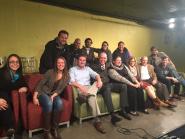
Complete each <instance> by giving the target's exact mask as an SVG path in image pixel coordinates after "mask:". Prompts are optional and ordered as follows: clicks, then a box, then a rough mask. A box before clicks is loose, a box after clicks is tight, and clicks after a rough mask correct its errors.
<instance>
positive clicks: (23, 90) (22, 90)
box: [18, 87, 28, 93]
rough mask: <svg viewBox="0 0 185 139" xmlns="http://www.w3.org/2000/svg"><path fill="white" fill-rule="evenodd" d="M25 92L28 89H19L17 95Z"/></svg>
mask: <svg viewBox="0 0 185 139" xmlns="http://www.w3.org/2000/svg"><path fill="white" fill-rule="evenodd" d="M27 91H28V88H27V87H21V88H19V90H18V92H19V93H26V92H27Z"/></svg>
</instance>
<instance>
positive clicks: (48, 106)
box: [33, 57, 69, 139]
mask: <svg viewBox="0 0 185 139" xmlns="http://www.w3.org/2000/svg"><path fill="white" fill-rule="evenodd" d="M68 82H69V74H68V70H67V65H66V60H65V58H64V57H58V58H57V59H56V61H55V67H54V69H51V70H48V71H47V72H46V73H45V74H44V78H43V79H42V80H41V81H40V82H39V84H38V86H37V87H36V90H35V92H34V95H33V103H34V104H35V105H41V107H42V110H43V121H44V123H43V126H44V136H43V139H52V136H53V138H54V139H61V138H62V137H61V135H60V133H59V132H58V124H59V119H60V112H61V110H62V106H63V102H62V99H61V98H60V95H61V93H62V92H63V90H64V88H65V87H66V86H67V83H68Z"/></svg>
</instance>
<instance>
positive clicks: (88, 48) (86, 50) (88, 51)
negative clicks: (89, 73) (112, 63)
mask: <svg viewBox="0 0 185 139" xmlns="http://www.w3.org/2000/svg"><path fill="white" fill-rule="evenodd" d="M92 44H93V42H92V39H91V38H86V39H85V46H84V47H83V48H82V49H81V50H82V53H83V54H85V55H87V65H91V64H93V63H94V61H95V56H94V49H93V47H92Z"/></svg>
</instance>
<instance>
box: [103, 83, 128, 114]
mask: <svg viewBox="0 0 185 139" xmlns="http://www.w3.org/2000/svg"><path fill="white" fill-rule="evenodd" d="M111 91H114V92H117V93H120V106H121V109H122V110H125V107H128V97H127V85H125V84H122V83H108V84H105V85H103V87H102V88H101V90H100V93H101V94H102V96H103V99H104V101H105V104H106V105H107V109H108V111H109V112H110V113H112V112H113V111H114V107H113V104H112V97H111Z"/></svg>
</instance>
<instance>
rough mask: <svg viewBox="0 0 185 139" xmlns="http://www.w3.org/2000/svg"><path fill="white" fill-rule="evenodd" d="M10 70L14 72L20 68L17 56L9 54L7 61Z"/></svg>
mask: <svg viewBox="0 0 185 139" xmlns="http://www.w3.org/2000/svg"><path fill="white" fill-rule="evenodd" d="M8 66H9V68H10V70H12V71H14V72H16V71H17V70H18V69H19V68H20V61H19V59H18V58H17V57H15V56H11V57H10V58H9V61H8Z"/></svg>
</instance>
